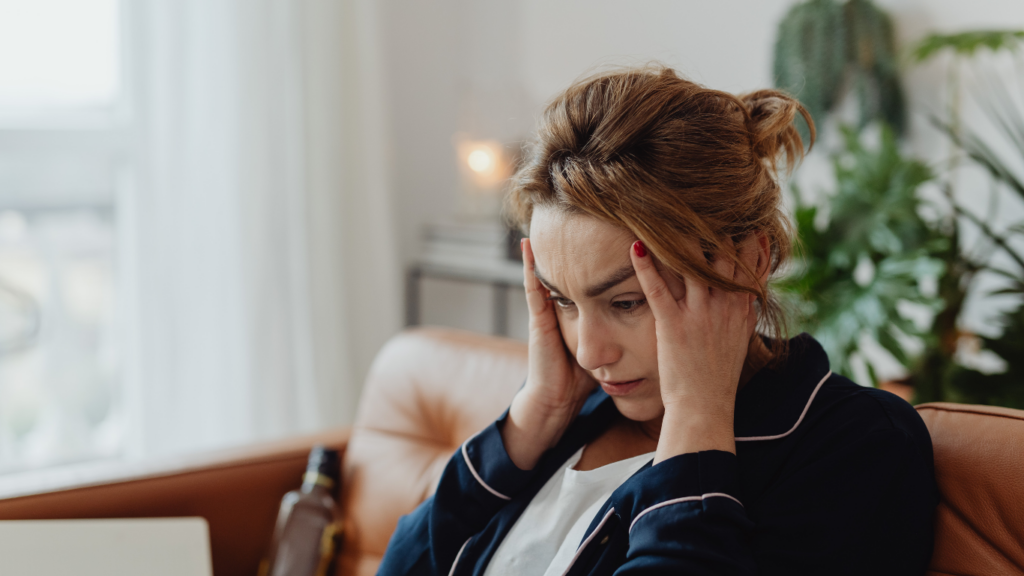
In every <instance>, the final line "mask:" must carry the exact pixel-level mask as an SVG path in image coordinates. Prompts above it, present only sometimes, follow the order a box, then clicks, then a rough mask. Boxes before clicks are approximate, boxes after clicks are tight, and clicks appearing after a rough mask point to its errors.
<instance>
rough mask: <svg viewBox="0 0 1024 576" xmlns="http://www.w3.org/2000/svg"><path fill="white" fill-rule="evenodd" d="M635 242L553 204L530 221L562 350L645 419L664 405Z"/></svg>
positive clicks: (627, 412) (632, 415)
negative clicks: (636, 264) (635, 265)
mask: <svg viewBox="0 0 1024 576" xmlns="http://www.w3.org/2000/svg"><path fill="white" fill-rule="evenodd" d="M634 241H636V237H634V236H633V235H632V234H631V233H630V232H629V231H627V230H624V229H622V228H617V227H615V226H612V225H611V224H607V223H604V222H601V221H600V220H597V219H596V218H593V217H590V216H584V215H570V214H566V213H564V212H562V211H560V210H557V209H552V208H545V207H540V206H538V207H537V208H536V209H535V210H534V212H533V218H532V220H531V222H530V245H531V247H532V249H533V254H534V259H535V262H536V273H537V277H538V278H539V279H540V281H541V283H543V284H544V286H545V287H546V288H547V289H548V290H549V291H550V292H551V299H552V300H553V303H554V305H555V306H554V308H555V312H556V314H557V315H558V323H559V326H560V327H561V330H562V337H563V338H564V339H565V343H566V345H567V346H568V347H569V351H570V352H572V354H573V356H575V357H576V361H577V362H578V363H579V365H580V366H582V367H583V368H584V369H585V370H587V372H589V373H590V375H591V376H593V377H594V379H595V380H597V381H598V382H599V383H600V385H601V387H602V388H603V389H604V390H605V392H608V394H609V395H611V396H612V399H613V400H614V402H615V405H616V407H617V408H618V409H619V412H621V413H622V414H623V415H624V416H625V417H627V418H629V419H630V420H636V421H641V422H645V421H648V420H653V419H655V418H660V417H661V415H662V413H663V412H664V406H663V405H662V402H661V391H660V388H659V383H658V346H657V340H656V338H655V333H654V315H653V314H652V313H651V309H650V307H649V306H648V305H647V302H646V300H645V298H644V293H643V291H642V290H641V288H640V281H639V280H637V278H636V274H635V273H634V272H633V265H632V263H631V262H630V258H629V250H630V248H631V246H632V244H633V242H634ZM666 280H667V281H668V280H669V278H667V277H666ZM669 285H670V288H671V289H672V291H673V293H677V292H678V290H681V284H679V283H677V282H669ZM676 296H677V297H679V296H680V294H678V293H677V294H676Z"/></svg>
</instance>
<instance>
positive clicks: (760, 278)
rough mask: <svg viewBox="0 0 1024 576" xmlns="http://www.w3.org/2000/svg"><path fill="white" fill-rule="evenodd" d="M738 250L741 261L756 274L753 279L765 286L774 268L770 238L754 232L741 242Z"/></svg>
mask: <svg viewBox="0 0 1024 576" xmlns="http://www.w3.org/2000/svg"><path fill="white" fill-rule="evenodd" d="M738 248H739V249H738V251H737V255H738V256H739V258H740V261H741V262H743V264H744V265H745V266H746V267H747V269H748V270H750V271H751V272H753V273H754V278H753V279H754V280H756V282H757V283H758V284H760V285H762V286H763V285H764V284H765V282H767V281H768V275H769V274H771V268H772V266H771V261H772V260H771V258H772V246H771V242H770V241H769V240H768V236H767V235H766V234H765V233H764V232H754V233H752V234H750V235H748V236H747V237H746V238H744V239H743V240H742V241H740V243H739V246H738Z"/></svg>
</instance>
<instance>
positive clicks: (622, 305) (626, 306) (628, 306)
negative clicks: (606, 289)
mask: <svg viewBox="0 0 1024 576" xmlns="http://www.w3.org/2000/svg"><path fill="white" fill-rule="evenodd" d="M646 302H647V300H644V299H641V300H620V301H618V302H612V306H614V307H616V308H618V309H619V310H623V311H625V312H633V311H635V310H637V309H638V308H640V307H641V306H643V305H644V304H645V303H646Z"/></svg>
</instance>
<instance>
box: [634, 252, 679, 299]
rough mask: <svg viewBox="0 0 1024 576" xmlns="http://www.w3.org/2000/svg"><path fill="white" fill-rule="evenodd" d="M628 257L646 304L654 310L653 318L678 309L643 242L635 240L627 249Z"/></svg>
mask: <svg viewBox="0 0 1024 576" xmlns="http://www.w3.org/2000/svg"><path fill="white" fill-rule="evenodd" d="M629 258H630V260H631V261H632V263H633V270H635V271H636V278H637V280H639V281H640V288H641V289H642V290H643V291H644V296H645V297H646V298H647V304H648V305H649V306H650V307H651V311H653V312H654V316H655V318H658V317H665V316H666V315H668V314H672V313H674V312H675V311H677V310H678V306H677V305H676V300H675V298H673V297H672V292H671V291H670V290H669V288H668V284H666V283H665V279H664V278H662V277H661V273H659V272H658V270H657V268H655V267H654V259H653V258H652V257H651V254H650V253H649V252H647V248H646V246H644V244H643V242H641V241H639V240H637V241H636V242H634V243H633V245H632V246H631V247H630V249H629Z"/></svg>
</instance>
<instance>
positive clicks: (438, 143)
mask: <svg viewBox="0 0 1024 576" xmlns="http://www.w3.org/2000/svg"><path fill="white" fill-rule="evenodd" d="M876 1H877V2H878V4H879V5H881V6H882V7H883V8H885V9H887V10H888V11H889V12H890V13H891V14H892V15H893V17H894V18H895V20H896V24H897V29H898V32H897V34H898V38H899V41H900V42H901V44H902V45H903V46H906V45H907V44H908V42H911V41H914V40H916V39H918V38H920V37H922V36H923V35H924V34H926V33H927V32H929V31H936V30H937V31H943V32H953V31H958V30H966V29H975V28H1016V29H1024V2H1020V0H973V1H971V2H965V1H963V0H876ZM793 4H794V2H791V1H789V0H746V1H718V2H708V1H696V0H630V1H628V2H627V1H624V0H617V1H615V0H586V1H584V0H517V1H511V0H506V1H505V2H491V1H487V2H479V1H478V2H472V1H470V0H436V1H434V2H429V3H427V2H423V1H414V0H401V1H399V0H393V1H391V2H388V3H387V4H386V8H384V9H383V14H382V16H383V22H382V26H383V32H382V35H383V39H384V44H385V45H384V52H385V54H386V65H387V83H388V87H389V90H390V95H389V102H388V106H389V109H390V111H391V119H392V129H393V133H392V142H393V144H394V155H393V160H394V163H395V173H394V174H395V176H394V180H393V181H394V186H395V198H396V200H397V204H398V209H397V210H398V215H397V218H398V222H399V223H400V226H399V229H400V230H401V234H402V237H401V240H400V250H401V254H402V256H403V258H404V259H405V261H409V260H410V259H412V258H413V257H414V256H415V255H416V253H417V251H418V240H419V235H420V231H421V229H422V226H423V224H424V223H425V222H427V221H430V220H433V219H437V218H442V217H445V216H448V215H450V214H452V213H453V212H454V211H455V210H456V206H457V203H458V187H459V181H458V174H457V172H456V167H455V161H454V153H453V150H452V146H451V138H452V135H453V134H454V133H456V132H459V131H467V130H470V131H474V132H475V134H474V135H477V136H480V137H493V138H499V139H502V140H506V141H512V140H516V139H518V138H523V137H525V136H527V135H528V133H529V130H530V128H531V127H532V126H533V124H534V122H535V119H536V117H537V116H538V114H539V112H540V110H541V108H542V106H543V104H544V102H545V101H546V100H547V99H549V98H551V97H552V96H553V95H555V94H556V93H557V92H558V91H559V90H561V89H563V88H564V87H566V86H567V85H568V84H569V83H571V82H572V81H573V80H574V79H575V78H578V77H579V76H581V75H583V74H584V73H586V72H588V71H593V70H594V69H595V68H596V67H599V66H602V65H609V64H630V63H644V62H648V61H650V60H659V61H661V62H664V63H667V64H669V65H671V66H673V67H676V68H677V69H679V70H680V71H681V72H682V73H684V74H685V75H687V76H688V77H690V78H692V79H694V80H697V81H699V82H702V83H704V84H706V85H708V86H711V87H714V88H718V89H724V90H729V91H734V92H742V91H746V90H753V89H757V88H762V87H767V86H770V85H771V83H772V78H771V58H772V46H773V43H774V38H775V31H776V26H777V24H778V21H779V20H780V19H781V17H782V16H783V15H784V14H785V12H786V10H788V8H789V7H790V6H792V5H793ZM905 78H906V87H907V90H908V99H909V102H910V109H911V110H912V111H915V112H920V111H922V110H927V109H929V107H930V109H935V107H936V106H937V105H938V104H937V101H936V96H937V94H939V93H940V92H941V87H942V82H943V78H944V76H943V74H942V72H941V70H940V69H939V67H937V66H932V67H929V68H921V69H914V70H910V71H908V73H907V74H906V76H905ZM909 142H910V147H911V149H912V150H913V151H915V152H916V153H918V154H921V155H924V156H925V157H927V158H929V159H931V160H935V159H936V158H938V157H939V155H941V154H942V153H943V150H944V149H943V148H942V145H941V143H940V139H939V138H937V137H936V136H935V134H934V133H933V132H930V131H929V129H927V127H926V126H925V122H924V121H923V117H922V116H920V114H919V115H918V116H916V117H915V118H914V119H913V122H912V124H911V134H910V139H909ZM823 159H824V158H823V157H822V159H821V160H823ZM818 161H820V160H818ZM814 162H815V160H813V159H812V161H811V164H813V163H814ZM808 170H809V171H811V170H813V168H808ZM467 290H469V292H467ZM447 292H449V294H447V295H446V291H445V290H444V289H439V288H438V287H437V286H435V287H434V288H433V289H432V295H430V296H429V297H428V298H427V299H426V302H425V306H426V307H427V309H428V312H427V313H428V319H429V320H431V321H433V322H437V323H443V322H445V318H452V319H453V320H452V321H451V323H452V324H455V325H460V326H465V327H470V328H476V329H486V327H487V326H489V320H483V319H485V318H489V314H490V308H489V302H490V301H489V300H488V299H487V297H486V293H483V292H480V291H479V290H478V291H477V292H472V290H471V289H465V288H464V289H456V290H448V291H447ZM518 310H519V311H518V312H516V314H517V315H521V314H522V312H523V310H525V308H522V307H520V308H519V309H518ZM523 326H524V325H523V324H522V322H520V323H519V324H516V326H515V327H514V332H515V333H517V334H521V333H522V330H523Z"/></svg>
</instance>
